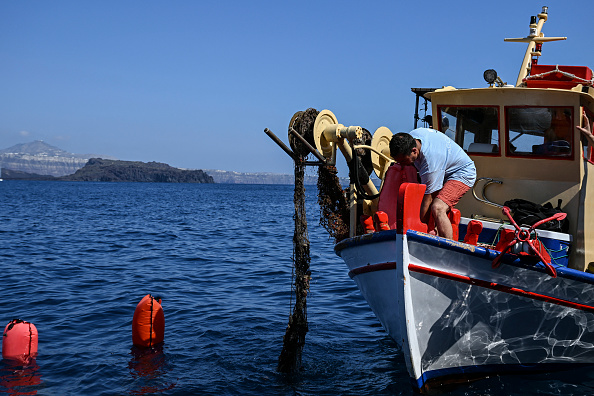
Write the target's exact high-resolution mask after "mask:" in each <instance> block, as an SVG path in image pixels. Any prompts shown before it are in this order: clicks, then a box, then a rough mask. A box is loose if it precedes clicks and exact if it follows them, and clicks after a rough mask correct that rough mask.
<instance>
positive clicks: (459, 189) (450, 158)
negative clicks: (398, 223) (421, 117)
mask: <svg viewBox="0 0 594 396" xmlns="http://www.w3.org/2000/svg"><path fill="white" fill-rule="evenodd" d="M390 154H391V156H392V158H394V160H396V161H397V162H398V163H400V164H402V165H414V166H415V168H417V170H418V171H419V176H420V177H421V183H423V184H425V185H426V186H427V189H426V190H425V195H424V197H423V201H422V203H421V213H420V216H421V220H422V221H423V222H425V223H428V221H429V215H430V214H432V215H433V219H434V220H435V226H436V228H437V233H438V235H439V236H441V237H444V238H449V239H452V237H453V230H452V224H451V223H450V220H449V218H448V212H449V211H450V210H451V209H452V208H453V207H454V206H455V205H456V204H457V203H458V202H459V201H460V198H462V196H463V195H464V194H465V193H466V192H467V191H468V190H470V189H471V188H472V186H473V185H474V182H475V180H476V167H475V166H474V162H473V161H472V159H470V157H469V156H468V155H467V154H466V152H465V151H464V150H463V149H462V147H460V146H458V145H457V144H456V143H455V142H454V141H453V140H451V139H450V138H449V137H447V136H446V135H445V134H443V133H441V132H439V131H436V130H434V129H429V128H418V129H415V130H413V131H411V132H410V133H405V132H401V133H397V134H396V135H394V136H393V137H392V139H391V140H390Z"/></svg>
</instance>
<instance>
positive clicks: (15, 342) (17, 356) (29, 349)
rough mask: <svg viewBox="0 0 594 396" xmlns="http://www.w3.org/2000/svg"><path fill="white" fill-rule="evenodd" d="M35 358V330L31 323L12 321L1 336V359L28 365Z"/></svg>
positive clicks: (18, 320)
mask: <svg viewBox="0 0 594 396" xmlns="http://www.w3.org/2000/svg"><path fill="white" fill-rule="evenodd" d="M35 356H37V328H36V327H35V325H34V324H33V323H29V322H25V321H24V320H21V319H13V320H11V321H10V322H8V324H7V325H6V327H5V328H4V333H3V334H2V357H3V358H4V359H12V360H17V361H19V362H22V363H28V362H29V360H31V359H32V358H35Z"/></svg>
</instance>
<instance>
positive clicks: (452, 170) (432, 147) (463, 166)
mask: <svg viewBox="0 0 594 396" xmlns="http://www.w3.org/2000/svg"><path fill="white" fill-rule="evenodd" d="M409 133H410V134H411V135H412V137H414V138H415V139H419V140H420V141H421V152H420V153H419V157H418V158H417V160H416V161H415V162H414V165H415V168H417V170H418V171H419V175H420V176H421V183H423V184H426V185H427V190H426V191H425V194H431V193H433V192H435V191H439V190H441V189H442V187H443V184H444V183H445V182H446V181H448V180H457V181H459V182H462V183H464V184H466V185H467V186H469V187H472V186H473V185H474V182H475V180H476V168H475V166H474V162H473V161H472V160H471V159H470V157H469V156H468V154H466V152H465V151H464V150H463V149H462V147H460V146H458V145H457V144H456V142H454V141H453V140H452V139H450V138H449V137H447V136H446V135H445V134H444V133H441V132H439V131H436V130H435V129H429V128H417V129H414V130H412V131H411V132H409Z"/></svg>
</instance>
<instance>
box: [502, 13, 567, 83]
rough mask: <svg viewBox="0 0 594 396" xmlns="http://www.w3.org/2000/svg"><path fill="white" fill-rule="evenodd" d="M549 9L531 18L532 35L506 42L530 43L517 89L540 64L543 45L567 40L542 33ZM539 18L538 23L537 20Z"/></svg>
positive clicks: (508, 39) (507, 39)
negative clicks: (547, 42)
mask: <svg viewBox="0 0 594 396" xmlns="http://www.w3.org/2000/svg"><path fill="white" fill-rule="evenodd" d="M548 9H549V8H548V7H542V12H541V13H540V14H538V15H537V16H532V17H530V33H529V34H528V36H527V37H522V38H506V39H504V41H509V42H512V43H528V48H527V49H526V54H525V55H524V60H523V61H522V66H521V67H520V73H518V80H517V81H516V87H519V86H521V85H522V84H523V82H522V80H523V79H524V78H526V76H527V75H528V74H530V70H531V69H532V65H536V64H537V63H538V57H539V56H540V55H542V43H544V42H546V41H559V40H567V37H545V36H544V33H542V32H541V30H542V26H543V25H544V23H545V22H546V21H547V18H548ZM537 17H538V23H537V20H536V18H537Z"/></svg>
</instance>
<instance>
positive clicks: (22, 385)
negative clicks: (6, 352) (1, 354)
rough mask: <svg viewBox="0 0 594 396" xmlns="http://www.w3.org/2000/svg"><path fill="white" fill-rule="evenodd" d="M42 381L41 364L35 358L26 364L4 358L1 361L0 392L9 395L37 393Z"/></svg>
mask: <svg viewBox="0 0 594 396" xmlns="http://www.w3.org/2000/svg"><path fill="white" fill-rule="evenodd" d="M41 382H42V380H41V374H39V365H37V362H36V361H35V359H30V360H29V361H28V362H27V363H26V364H23V363H22V362H20V361H17V360H10V359H3V360H2V362H1V363H0V393H7V394H9V395H36V394H37V389H38V388H39V387H38V386H37V385H40V384H41Z"/></svg>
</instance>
